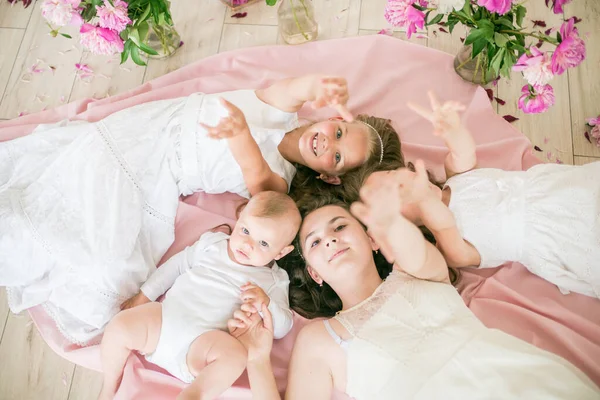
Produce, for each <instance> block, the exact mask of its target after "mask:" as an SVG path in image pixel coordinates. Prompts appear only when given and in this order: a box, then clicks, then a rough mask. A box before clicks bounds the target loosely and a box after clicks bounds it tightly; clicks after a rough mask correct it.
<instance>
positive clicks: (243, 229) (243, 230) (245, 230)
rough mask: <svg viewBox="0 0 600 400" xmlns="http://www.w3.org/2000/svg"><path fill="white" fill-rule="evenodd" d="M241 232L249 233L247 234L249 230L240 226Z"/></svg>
mask: <svg viewBox="0 0 600 400" xmlns="http://www.w3.org/2000/svg"><path fill="white" fill-rule="evenodd" d="M242 233H243V234H244V235H249V234H250V231H249V230H248V229H246V228H242Z"/></svg>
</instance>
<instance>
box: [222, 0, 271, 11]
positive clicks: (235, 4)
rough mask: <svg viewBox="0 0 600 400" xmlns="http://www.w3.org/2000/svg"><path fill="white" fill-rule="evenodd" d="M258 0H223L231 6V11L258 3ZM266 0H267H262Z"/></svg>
mask: <svg viewBox="0 0 600 400" xmlns="http://www.w3.org/2000/svg"><path fill="white" fill-rule="evenodd" d="M257 1H258V0H221V2H222V3H223V4H225V5H226V6H227V7H229V8H231V11H234V12H235V11H238V10H240V9H242V8H244V7H246V6H249V5H250V4H252V3H256V2H257ZM261 1H262V2H264V1H265V0H261Z"/></svg>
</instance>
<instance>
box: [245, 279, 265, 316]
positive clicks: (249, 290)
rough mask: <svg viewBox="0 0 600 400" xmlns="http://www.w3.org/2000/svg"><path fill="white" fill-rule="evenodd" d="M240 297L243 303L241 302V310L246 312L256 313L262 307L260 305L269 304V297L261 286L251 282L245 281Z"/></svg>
mask: <svg viewBox="0 0 600 400" xmlns="http://www.w3.org/2000/svg"><path fill="white" fill-rule="evenodd" d="M241 289H242V294H241V298H242V301H243V302H244V304H242V307H241V308H242V310H244V311H246V312H251V313H256V312H258V310H260V309H262V305H263V304H264V305H265V306H267V307H268V306H269V304H270V302H271V299H270V298H269V296H267V294H266V293H265V291H264V290H262V288H260V287H259V286H256V285H255V284H253V283H250V282H248V283H246V284H244V285H243V286H242V287H241Z"/></svg>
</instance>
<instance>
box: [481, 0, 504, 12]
mask: <svg viewBox="0 0 600 400" xmlns="http://www.w3.org/2000/svg"><path fill="white" fill-rule="evenodd" d="M477 4H478V5H480V6H483V7H485V8H487V9H488V11H489V12H495V13H498V14H500V15H503V14H506V13H507V12H508V11H509V10H510V7H511V6H512V0H477Z"/></svg>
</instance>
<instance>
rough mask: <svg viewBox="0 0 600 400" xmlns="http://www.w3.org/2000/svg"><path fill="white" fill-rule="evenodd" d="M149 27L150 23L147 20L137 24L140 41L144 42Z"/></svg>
mask: <svg viewBox="0 0 600 400" xmlns="http://www.w3.org/2000/svg"><path fill="white" fill-rule="evenodd" d="M149 29H150V25H148V22H146V21H144V22H142V23H141V24H140V26H138V34H139V35H140V42H142V43H143V42H144V40H146V36H148V30H149Z"/></svg>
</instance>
